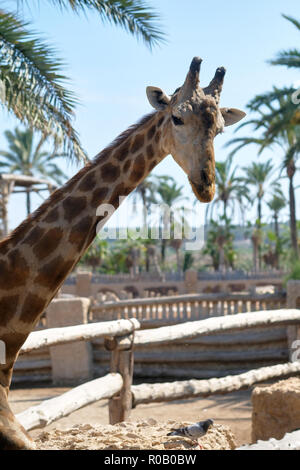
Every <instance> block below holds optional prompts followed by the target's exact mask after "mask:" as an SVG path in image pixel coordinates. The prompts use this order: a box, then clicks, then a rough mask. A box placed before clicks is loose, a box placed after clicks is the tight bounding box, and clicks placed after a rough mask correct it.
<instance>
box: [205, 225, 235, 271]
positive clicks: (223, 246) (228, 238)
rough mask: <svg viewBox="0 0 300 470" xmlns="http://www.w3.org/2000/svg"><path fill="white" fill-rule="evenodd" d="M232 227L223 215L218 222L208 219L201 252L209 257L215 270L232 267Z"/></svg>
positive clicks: (233, 258)
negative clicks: (207, 227)
mask: <svg viewBox="0 0 300 470" xmlns="http://www.w3.org/2000/svg"><path fill="white" fill-rule="evenodd" d="M232 229H233V226H232V225H231V224H230V222H229V220H228V219H226V218H224V217H221V218H220V221H219V222H216V221H214V220H211V221H210V226H209V230H208V234H207V241H206V244H205V247H204V249H203V253H204V254H207V255H209V256H210V257H211V259H212V265H213V267H214V270H215V271H220V270H224V269H225V267H228V266H230V267H231V268H232V269H234V262H235V259H236V253H235V251H234V249H233V234H232Z"/></svg>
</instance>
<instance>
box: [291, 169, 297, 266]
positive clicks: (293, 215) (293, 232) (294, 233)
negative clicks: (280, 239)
mask: <svg viewBox="0 0 300 470" xmlns="http://www.w3.org/2000/svg"><path fill="white" fill-rule="evenodd" d="M293 178H294V175H292V176H291V177H289V204H290V230H291V242H292V248H293V251H294V256H295V257H296V258H297V259H298V257H299V252H298V236H297V219H296V201H295V188H294V184H293Z"/></svg>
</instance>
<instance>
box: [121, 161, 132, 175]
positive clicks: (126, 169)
mask: <svg viewBox="0 0 300 470" xmlns="http://www.w3.org/2000/svg"><path fill="white" fill-rule="evenodd" d="M131 163H132V162H131V160H127V162H126V163H125V165H124V167H123V172H124V173H127V172H128V170H129V168H130V167H131Z"/></svg>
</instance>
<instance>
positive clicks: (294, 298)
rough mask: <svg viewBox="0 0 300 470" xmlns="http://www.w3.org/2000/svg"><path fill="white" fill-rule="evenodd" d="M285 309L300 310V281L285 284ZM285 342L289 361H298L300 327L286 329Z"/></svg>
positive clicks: (294, 326)
mask: <svg viewBox="0 0 300 470" xmlns="http://www.w3.org/2000/svg"><path fill="white" fill-rule="evenodd" d="M286 300H287V305H286V306H287V308H300V281H294V280H290V281H288V282H287V289H286ZM287 340H288V348H289V359H290V361H291V362H293V361H296V360H299V357H298V356H299V354H295V352H296V350H297V349H298V350H299V344H300V325H291V326H288V327H287Z"/></svg>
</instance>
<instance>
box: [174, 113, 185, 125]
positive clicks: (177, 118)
mask: <svg viewBox="0 0 300 470" xmlns="http://www.w3.org/2000/svg"><path fill="white" fill-rule="evenodd" d="M172 121H173V122H174V124H175V126H183V124H184V122H183V120H182V119H180V118H179V117H177V116H174V115H173V116H172Z"/></svg>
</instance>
